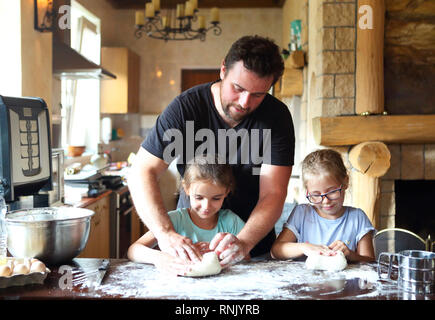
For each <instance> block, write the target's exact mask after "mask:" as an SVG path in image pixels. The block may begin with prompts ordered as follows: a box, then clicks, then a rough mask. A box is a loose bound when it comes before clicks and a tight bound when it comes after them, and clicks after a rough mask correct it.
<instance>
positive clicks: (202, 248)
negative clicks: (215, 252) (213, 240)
mask: <svg viewBox="0 0 435 320" xmlns="http://www.w3.org/2000/svg"><path fill="white" fill-rule="evenodd" d="M194 246H195V247H196V249H198V251H199V252H200V253H201V255H204V253H207V252H210V251H212V250H210V247H209V246H210V243H208V242H205V241H200V242H197V243H195V244H194Z"/></svg>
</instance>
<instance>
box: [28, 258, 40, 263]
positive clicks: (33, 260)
mask: <svg viewBox="0 0 435 320" xmlns="http://www.w3.org/2000/svg"><path fill="white" fill-rule="evenodd" d="M36 261H39V260H38V259H36V258H32V259H30V263H33V262H36Z"/></svg>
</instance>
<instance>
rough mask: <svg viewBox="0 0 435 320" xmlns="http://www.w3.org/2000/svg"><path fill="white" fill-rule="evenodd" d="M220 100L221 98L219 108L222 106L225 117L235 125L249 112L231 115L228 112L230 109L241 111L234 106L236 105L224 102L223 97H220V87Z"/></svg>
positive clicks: (238, 106)
mask: <svg viewBox="0 0 435 320" xmlns="http://www.w3.org/2000/svg"><path fill="white" fill-rule="evenodd" d="M220 98H221V106H222V111H223V112H224V114H225V116H226V117H227V118H228V119H229V120H231V121H234V122H236V123H239V122H241V121H242V120H243V119H245V118H246V116H247V115H248V114H249V112H244V113H241V114H238V113H231V111H230V107H232V106H233V107H235V108H238V109H243V108H242V107H241V106H240V105H238V104H236V103H231V102H226V101H225V100H224V99H223V97H222V87H221V90H220Z"/></svg>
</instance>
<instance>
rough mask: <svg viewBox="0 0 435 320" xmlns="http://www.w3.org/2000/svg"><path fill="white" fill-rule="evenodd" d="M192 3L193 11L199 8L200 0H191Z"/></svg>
mask: <svg viewBox="0 0 435 320" xmlns="http://www.w3.org/2000/svg"><path fill="white" fill-rule="evenodd" d="M190 3H191V4H192V10H193V11H195V10H196V9H198V0H190Z"/></svg>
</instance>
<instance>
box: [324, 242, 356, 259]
mask: <svg viewBox="0 0 435 320" xmlns="http://www.w3.org/2000/svg"><path fill="white" fill-rule="evenodd" d="M328 247H329V249H331V250H332V251H335V252H337V251H341V252H343V254H344V256H345V257H347V256H349V255H350V254H351V251H350V250H349V248H348V247H347V246H346V244H345V243H344V242H343V241H341V240H335V241H334V242H333V243H331V244H330V245H329V246H328Z"/></svg>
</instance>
